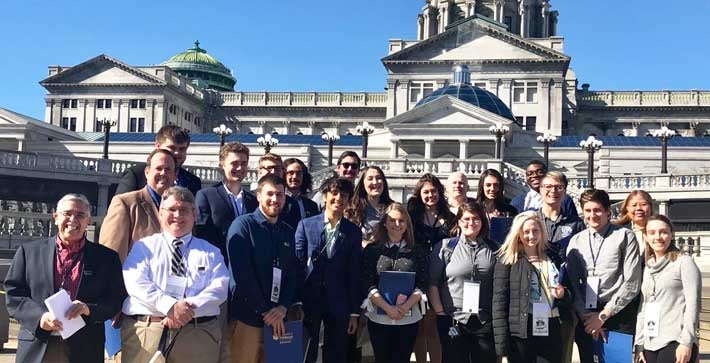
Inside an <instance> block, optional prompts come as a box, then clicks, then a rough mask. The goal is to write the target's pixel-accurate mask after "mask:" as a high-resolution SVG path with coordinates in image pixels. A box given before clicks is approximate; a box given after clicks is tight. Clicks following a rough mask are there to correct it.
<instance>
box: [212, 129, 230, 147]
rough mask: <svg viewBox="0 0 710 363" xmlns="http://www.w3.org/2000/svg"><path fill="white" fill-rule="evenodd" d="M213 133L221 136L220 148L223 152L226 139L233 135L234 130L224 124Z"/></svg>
mask: <svg viewBox="0 0 710 363" xmlns="http://www.w3.org/2000/svg"><path fill="white" fill-rule="evenodd" d="M212 132H214V133H215V134H217V136H219V148H220V150H221V149H222V146H224V139H225V138H226V137H227V135H231V134H232V129H230V128H229V127H227V126H225V125H224V124H220V125H219V126H218V127H215V128H213V129H212Z"/></svg>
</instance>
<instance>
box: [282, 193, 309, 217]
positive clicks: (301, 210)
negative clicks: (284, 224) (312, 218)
mask: <svg viewBox="0 0 710 363" xmlns="http://www.w3.org/2000/svg"><path fill="white" fill-rule="evenodd" d="M286 195H288V196H290V197H291V198H293V200H295V201H296V203H298V212H299V213H300V215H301V219H304V218H306V207H305V206H304V205H303V196H302V195H295V194H293V193H291V192H290V191H288V190H287V191H286Z"/></svg>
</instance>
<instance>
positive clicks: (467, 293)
mask: <svg viewBox="0 0 710 363" xmlns="http://www.w3.org/2000/svg"><path fill="white" fill-rule="evenodd" d="M480 297H481V284H480V283H478V282H473V281H464V283H463V307H462V309H461V310H462V311H463V312H464V313H473V314H478V303H479V300H480Z"/></svg>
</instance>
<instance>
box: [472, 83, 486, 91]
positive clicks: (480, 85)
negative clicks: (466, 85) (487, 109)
mask: <svg viewBox="0 0 710 363" xmlns="http://www.w3.org/2000/svg"><path fill="white" fill-rule="evenodd" d="M473 85H474V86H476V87H478V88H481V89H486V87H487V86H488V83H486V82H475V83H474V84H473Z"/></svg>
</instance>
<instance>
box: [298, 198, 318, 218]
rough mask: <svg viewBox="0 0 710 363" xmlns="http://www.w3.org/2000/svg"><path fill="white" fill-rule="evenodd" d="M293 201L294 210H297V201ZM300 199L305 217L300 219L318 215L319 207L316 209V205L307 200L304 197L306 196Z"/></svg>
mask: <svg viewBox="0 0 710 363" xmlns="http://www.w3.org/2000/svg"><path fill="white" fill-rule="evenodd" d="M293 199H294V202H296V208H297V209H298V199H297V198H293ZM300 199H301V201H303V210H304V212H306V215H305V216H304V217H303V218H301V219H306V218H310V217H313V216H315V215H318V214H320V212H321V210H320V207H318V204H316V202H314V201H312V200H310V199H308V197H306V196H301V197H300ZM298 212H299V214H300V212H301V211H300V210H298Z"/></svg>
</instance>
